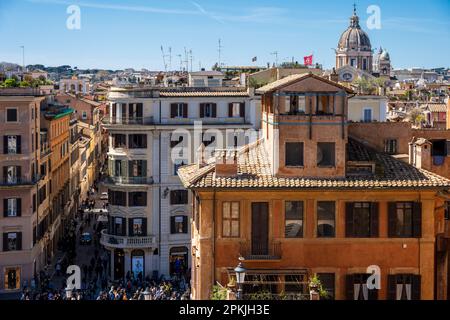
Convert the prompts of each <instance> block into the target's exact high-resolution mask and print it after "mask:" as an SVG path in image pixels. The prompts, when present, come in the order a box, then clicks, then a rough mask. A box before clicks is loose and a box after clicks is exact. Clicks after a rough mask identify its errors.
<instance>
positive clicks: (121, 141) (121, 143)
mask: <svg viewBox="0 0 450 320" xmlns="http://www.w3.org/2000/svg"><path fill="white" fill-rule="evenodd" d="M112 142H113V146H114V148H126V147H127V135H126V134H112Z"/></svg>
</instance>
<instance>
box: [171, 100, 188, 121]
mask: <svg viewBox="0 0 450 320" xmlns="http://www.w3.org/2000/svg"><path fill="white" fill-rule="evenodd" d="M170 117H171V118H187V117H188V104H187V103H172V104H170Z"/></svg>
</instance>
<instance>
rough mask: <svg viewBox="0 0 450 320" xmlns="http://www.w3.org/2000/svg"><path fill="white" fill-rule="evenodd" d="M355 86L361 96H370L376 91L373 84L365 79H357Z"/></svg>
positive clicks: (354, 82)
mask: <svg viewBox="0 0 450 320" xmlns="http://www.w3.org/2000/svg"><path fill="white" fill-rule="evenodd" d="M353 85H354V86H355V87H356V88H357V90H358V92H359V93H360V94H370V93H371V92H372V91H373V89H374V86H373V84H372V82H371V81H369V80H367V78H365V77H360V78H357V79H355V80H354V81H353Z"/></svg>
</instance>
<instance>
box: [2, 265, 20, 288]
mask: <svg viewBox="0 0 450 320" xmlns="http://www.w3.org/2000/svg"><path fill="white" fill-rule="evenodd" d="M5 289H7V290H15V289H20V268H19V267H14V268H5Z"/></svg>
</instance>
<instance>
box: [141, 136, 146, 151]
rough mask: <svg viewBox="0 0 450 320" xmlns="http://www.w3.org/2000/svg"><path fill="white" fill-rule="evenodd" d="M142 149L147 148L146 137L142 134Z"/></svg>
mask: <svg viewBox="0 0 450 320" xmlns="http://www.w3.org/2000/svg"><path fill="white" fill-rule="evenodd" d="M141 147H142V148H147V135H146V134H143V135H142V146H141Z"/></svg>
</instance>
